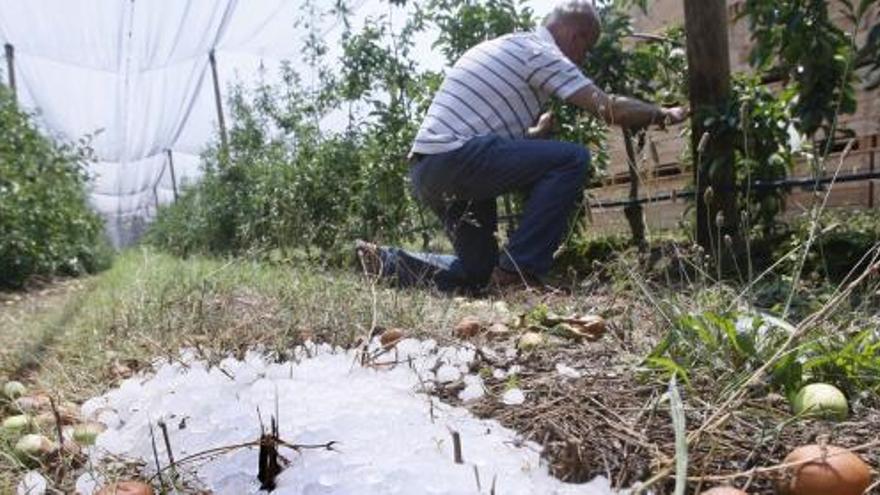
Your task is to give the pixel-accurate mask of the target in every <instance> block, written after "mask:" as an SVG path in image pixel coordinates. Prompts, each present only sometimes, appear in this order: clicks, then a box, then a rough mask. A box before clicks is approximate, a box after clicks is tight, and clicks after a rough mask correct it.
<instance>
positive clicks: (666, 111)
mask: <svg viewBox="0 0 880 495" xmlns="http://www.w3.org/2000/svg"><path fill="white" fill-rule="evenodd" d="M567 101H568V102H569V103H572V104H574V105H576V106H578V107H580V108H582V109H584V110H587V111H588V112H590V113H591V114H593V115H595V116H597V117H599V118H601V119H602V120H604V121H605V123H607V124H609V125H618V126H620V127H623V128H627V129H644V128H646V127H650V126H652V125H658V126H661V127H662V126H664V125H666V124H669V125H671V124H678V123H679V122H682V121H684V119H686V118H687V117H688V110H687V109H686V108H684V107H673V108H662V107H658V106H657V105H654V104H653V103H647V102H644V101H640V100H637V99H635V98H628V97H626V96H615V95H609V94H607V93H605V92H604V91H602V90H601V89H600V88H599V87H597V86H596V85H595V84H591V85H589V86H586V87H584V88H583V89H580V90H579V91H577V92H576V93H575V94H573V95H572V96H570V97H569V98H568V100H567Z"/></svg>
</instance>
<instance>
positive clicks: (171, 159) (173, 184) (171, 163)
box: [165, 150, 177, 203]
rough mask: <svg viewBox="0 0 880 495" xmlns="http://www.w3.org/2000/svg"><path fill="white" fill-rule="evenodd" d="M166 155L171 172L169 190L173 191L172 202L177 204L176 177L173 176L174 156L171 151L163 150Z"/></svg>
mask: <svg viewBox="0 0 880 495" xmlns="http://www.w3.org/2000/svg"><path fill="white" fill-rule="evenodd" d="M165 153H167V154H168V168H169V169H170V170H171V189H172V190H173V191H174V202H175V203H176V202H177V176H176V175H175V174H174V155H173V154H172V153H171V150H165Z"/></svg>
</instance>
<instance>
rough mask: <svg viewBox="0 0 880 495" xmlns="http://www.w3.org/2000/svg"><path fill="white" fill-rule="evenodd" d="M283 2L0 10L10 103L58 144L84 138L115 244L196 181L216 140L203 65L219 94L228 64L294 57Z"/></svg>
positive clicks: (142, 2)
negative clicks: (11, 82) (214, 69)
mask: <svg viewBox="0 0 880 495" xmlns="http://www.w3.org/2000/svg"><path fill="white" fill-rule="evenodd" d="M297 11H298V2H293V1H290V0H246V1H239V0H186V1H181V0H115V1H111V0H0V42H2V43H10V44H12V45H13V46H14V47H15V59H14V61H15V75H16V83H17V89H18V95H19V101H20V103H21V104H22V106H24V107H25V108H28V109H30V110H33V111H35V112H37V115H38V119H39V122H40V124H41V125H42V126H43V127H44V128H45V130H46V131H47V132H48V133H49V134H51V135H55V136H58V137H60V138H62V139H67V140H77V139H80V138H81V137H83V136H86V135H92V141H91V144H92V147H93V148H94V151H95V158H96V160H95V162H94V163H92V164H90V167H89V168H90V173H91V175H92V177H93V183H92V190H91V192H92V203H93V205H94V207H95V208H96V209H97V210H98V211H99V212H100V213H101V214H102V215H104V217H105V218H106V219H107V220H108V232H109V234H110V237H111V238H112V239H113V241H114V243H115V244H116V245H125V244H127V243H129V242H130V241H131V240H133V239H135V238H136V237H137V236H138V235H139V234H140V232H141V231H142V230H143V227H144V226H145V225H146V223H147V222H148V221H149V220H150V219H151V218H152V217H153V215H154V214H155V209H156V205H157V203H158V204H161V203H166V202H168V201H171V200H172V199H173V197H174V188H173V185H174V183H173V182H172V174H171V171H170V168H169V154H168V150H171V156H172V157H173V160H174V172H175V173H174V178H175V179H176V181H175V182H176V184H177V185H178V187H179V186H181V185H182V184H186V183H191V182H193V181H194V180H196V179H197V177H198V174H199V167H198V154H199V153H200V152H201V151H202V149H203V148H204V146H205V144H206V143H207V142H208V141H209V140H210V139H211V137H212V135H213V134H214V132H215V131H216V129H217V113H216V106H215V104H214V94H213V81H212V78H211V71H210V66H209V63H208V55H209V53H210V52H211V50H215V53H216V59H217V62H218V66H219V70H218V73H219V76H220V81H219V82H220V87H221V91H222V92H223V93H224V94H225V91H226V89H227V88H228V85H229V83H230V82H231V78H232V77H233V75H234V74H236V70H235V67H234V66H231V65H229V66H227V65H224V64H225V63H227V62H230V64H231V63H232V62H234V61H238V62H236V63H241V61H244V62H245V63H246V64H247V65H254V64H259V63H260V60H261V59H263V58H265V57H271V58H273V60H272V61H271V62H270V63H272V64H277V61H279V60H280V59H281V58H285V57H289V56H291V55H294V54H295V53H297V50H298V47H297V44H298V43H300V42H299V41H297V38H301V37H302V36H301V34H299V35H298V34H297V30H296V28H295V27H294V16H295V15H296V13H297Z"/></svg>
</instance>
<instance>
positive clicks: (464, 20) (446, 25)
mask: <svg viewBox="0 0 880 495" xmlns="http://www.w3.org/2000/svg"><path fill="white" fill-rule="evenodd" d="M523 4H525V1H524V0H486V1H484V2H478V1H473V0H431V1H430V2H429V4H428V5H429V7H428V10H429V11H430V12H431V18H432V20H433V21H434V23H435V24H436V26H437V27H438V28H439V30H440V34H439V36H438V37H437V41H436V42H435V43H434V46H435V47H439V48H440V51H442V52H443V54H444V55H445V56H446V60H447V61H448V62H449V63H453V62H455V61H456V60H458V58H459V57H461V56H462V55H464V52H466V51H468V50H469V49H470V48H471V47H473V46H475V45H477V44H478V43H480V42H482V41H486V40H489V39H492V38H496V37H498V36H501V35H503V34H507V33H512V32H514V31H527V30H530V29H532V28H534V25H535V20H534V18H533V12H532V9H530V8H528V7H523Z"/></svg>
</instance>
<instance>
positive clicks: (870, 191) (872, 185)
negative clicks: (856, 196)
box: [868, 136, 878, 208]
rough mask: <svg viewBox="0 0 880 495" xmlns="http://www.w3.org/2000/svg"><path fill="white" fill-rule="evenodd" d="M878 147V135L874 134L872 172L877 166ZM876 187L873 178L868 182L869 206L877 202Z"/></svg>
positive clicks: (871, 206)
mask: <svg viewBox="0 0 880 495" xmlns="http://www.w3.org/2000/svg"><path fill="white" fill-rule="evenodd" d="M876 148H877V136H874V137H872V138H871V162H870V163H871V168H870V172H872V173H873V172H874V168H875V167H876V160H877V153H878V151H877V149H876ZM875 189H876V185H875V181H873V180H872V181H871V182H869V183H868V208H873V207H874V204H875V202H874V194H875V192H874V190H875Z"/></svg>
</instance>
